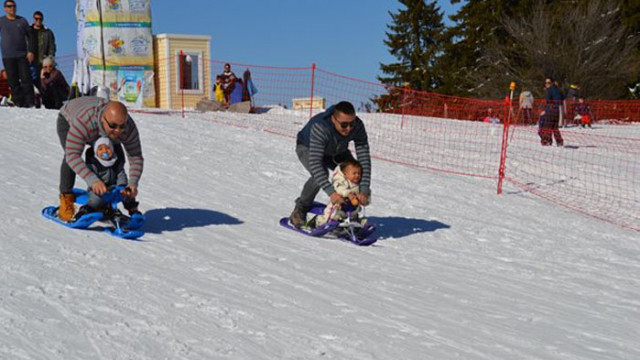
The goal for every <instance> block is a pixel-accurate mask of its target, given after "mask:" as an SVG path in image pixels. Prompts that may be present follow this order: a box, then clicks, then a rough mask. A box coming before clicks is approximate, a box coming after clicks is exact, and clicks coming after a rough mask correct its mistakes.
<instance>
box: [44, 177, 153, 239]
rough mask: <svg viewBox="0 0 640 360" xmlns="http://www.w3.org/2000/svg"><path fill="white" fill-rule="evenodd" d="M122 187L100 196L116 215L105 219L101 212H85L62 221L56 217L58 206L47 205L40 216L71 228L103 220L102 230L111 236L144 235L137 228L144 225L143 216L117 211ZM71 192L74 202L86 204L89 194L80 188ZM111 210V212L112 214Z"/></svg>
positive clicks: (130, 237)
mask: <svg viewBox="0 0 640 360" xmlns="http://www.w3.org/2000/svg"><path fill="white" fill-rule="evenodd" d="M122 189H124V187H122V186H119V187H115V188H113V189H111V190H110V191H108V192H107V193H105V194H104V195H101V196H100V197H101V198H102V199H103V200H104V201H106V202H107V204H109V205H108V206H110V207H111V209H113V210H114V212H115V213H117V215H115V216H109V217H108V218H106V219H105V215H104V213H102V212H94V213H90V214H86V215H84V216H82V217H80V218H79V219H77V220H75V221H70V222H66V221H62V220H60V219H59V218H58V208H57V207H55V206H48V207H46V208H44V209H43V210H42V216H44V217H45V218H47V219H49V220H52V221H54V222H56V223H58V224H60V225H63V226H66V227H69V228H73V229H89V227H90V226H91V225H93V224H94V223H95V222H97V221H100V220H102V221H104V222H105V223H106V225H107V226H106V227H104V228H103V229H104V232H107V233H109V234H111V235H113V236H117V237H119V238H122V239H129V240H131V239H137V238H139V237H141V236H142V235H144V231H141V230H138V229H140V228H141V227H142V225H144V223H145V217H144V216H143V215H141V214H134V215H133V216H131V217H129V216H125V215H122V214H120V213H119V211H117V208H118V204H119V203H120V202H122V201H123V200H124V199H123V197H122V195H121V193H120V191H121V190H122ZM73 193H74V195H75V202H76V203H77V204H79V205H86V203H87V201H88V200H89V194H88V193H87V191H85V190H82V189H77V188H74V189H73ZM114 212H112V214H114ZM99 229H100V227H96V228H93V230H99Z"/></svg>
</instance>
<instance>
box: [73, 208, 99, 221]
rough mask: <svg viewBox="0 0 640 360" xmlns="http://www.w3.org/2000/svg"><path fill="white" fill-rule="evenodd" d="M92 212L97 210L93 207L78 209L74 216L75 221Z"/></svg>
mask: <svg viewBox="0 0 640 360" xmlns="http://www.w3.org/2000/svg"><path fill="white" fill-rule="evenodd" d="M92 212H95V210H94V209H93V208H92V207H91V206H89V205H84V206H81V207H80V209H78V212H77V213H76V214H75V215H74V216H73V221H77V220H78V219H80V218H81V217H83V216H85V215H87V214H90V213H92Z"/></svg>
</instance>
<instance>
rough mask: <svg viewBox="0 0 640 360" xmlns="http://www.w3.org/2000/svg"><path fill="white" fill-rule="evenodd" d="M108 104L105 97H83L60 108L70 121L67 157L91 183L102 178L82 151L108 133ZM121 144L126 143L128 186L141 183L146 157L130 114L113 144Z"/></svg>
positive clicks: (76, 169)
mask: <svg viewBox="0 0 640 360" xmlns="http://www.w3.org/2000/svg"><path fill="white" fill-rule="evenodd" d="M106 105H107V100H105V99H102V98H98V97H94V96H83V97H80V98H76V99H73V100H71V101H68V102H67V103H66V104H65V105H64V106H63V107H62V109H60V115H62V116H63V117H64V118H65V119H67V121H68V122H69V132H68V133H67V143H66V144H65V148H64V155H65V160H66V161H67V164H69V166H70V167H71V169H73V171H74V172H75V173H76V174H78V175H79V176H80V177H81V178H83V179H84V180H85V181H86V182H87V184H89V186H91V185H93V184H95V183H97V182H98V181H99V180H100V178H99V177H98V175H96V174H94V173H93V172H92V171H91V170H90V169H89V168H88V167H87V165H86V164H85V162H84V161H83V160H82V152H83V151H84V147H85V145H86V144H91V143H92V142H94V141H95V140H96V139H98V138H99V137H101V136H107V133H106V131H105V130H104V128H103V126H102V120H101V119H102V112H103V110H104V108H105V106H106ZM120 143H121V144H122V145H124V149H125V150H126V152H127V157H128V158H129V185H134V186H138V182H139V181H140V176H142V169H143V167H144V158H143V157H142V147H141V145H140V135H139V134H138V128H137V127H136V124H135V122H134V121H133V119H131V117H127V126H126V128H125V129H124V130H123V131H122V132H121V133H120V136H119V137H118V139H117V140H115V141H114V146H115V145H116V144H120Z"/></svg>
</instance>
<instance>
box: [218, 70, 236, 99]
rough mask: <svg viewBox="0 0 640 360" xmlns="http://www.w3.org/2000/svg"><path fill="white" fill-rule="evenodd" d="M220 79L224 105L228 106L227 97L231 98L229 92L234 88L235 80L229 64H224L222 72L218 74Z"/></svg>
mask: <svg viewBox="0 0 640 360" xmlns="http://www.w3.org/2000/svg"><path fill="white" fill-rule="evenodd" d="M220 78H221V80H222V93H223V94H224V101H225V103H227V104H229V97H230V96H231V92H232V91H233V89H234V88H235V79H236V74H234V73H233V71H231V65H230V64H228V63H227V64H224V71H223V72H222V74H220Z"/></svg>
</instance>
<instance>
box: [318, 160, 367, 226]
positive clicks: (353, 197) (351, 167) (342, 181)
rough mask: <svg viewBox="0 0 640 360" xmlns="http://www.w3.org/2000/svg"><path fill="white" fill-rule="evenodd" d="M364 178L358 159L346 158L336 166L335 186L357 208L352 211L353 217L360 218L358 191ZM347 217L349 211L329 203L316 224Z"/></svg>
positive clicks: (333, 177) (333, 178) (334, 174)
mask: <svg viewBox="0 0 640 360" xmlns="http://www.w3.org/2000/svg"><path fill="white" fill-rule="evenodd" d="M361 179H362V165H360V163H359V162H358V161H356V160H346V161H344V162H342V163H340V166H338V167H336V169H335V170H334V172H333V176H332V183H333V187H334V188H335V189H336V192H337V193H338V194H340V195H342V196H343V197H345V198H347V199H348V200H349V202H350V203H351V205H353V206H354V207H355V209H354V210H353V211H352V212H351V219H357V218H358V211H359V210H360V207H359V206H358V197H357V195H358V192H359V188H360V180H361ZM346 217H347V213H346V212H345V211H343V210H342V209H341V207H340V206H339V205H335V204H332V203H329V204H328V205H327V207H326V208H325V209H324V213H323V214H322V215H320V216H318V217H317V218H316V219H315V221H316V224H315V226H320V225H323V224H325V223H326V222H328V221H329V220H338V221H341V220H343V219H345V218H346Z"/></svg>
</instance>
